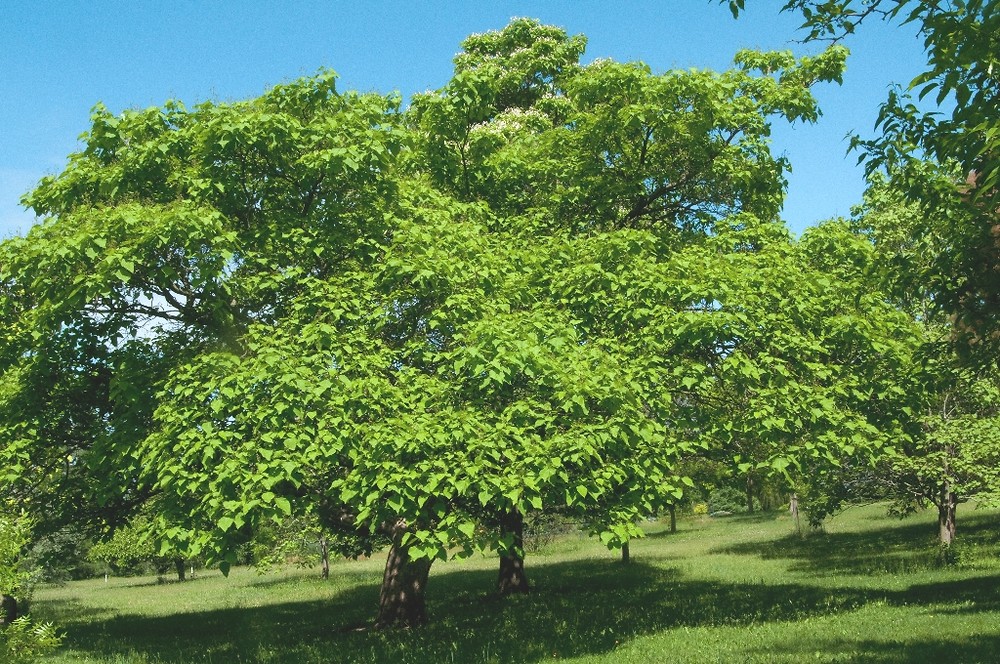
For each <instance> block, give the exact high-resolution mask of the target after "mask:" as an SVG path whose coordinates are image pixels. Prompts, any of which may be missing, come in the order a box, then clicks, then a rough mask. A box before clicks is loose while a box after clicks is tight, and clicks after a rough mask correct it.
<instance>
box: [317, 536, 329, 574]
mask: <svg viewBox="0 0 1000 664" xmlns="http://www.w3.org/2000/svg"><path fill="white" fill-rule="evenodd" d="M319 558H320V565H321V566H322V567H321V569H322V572H321V574H322V577H323V580H324V581H325V580H327V579H329V578H330V544H329V543H328V542H327V541H326V537H320V538H319Z"/></svg>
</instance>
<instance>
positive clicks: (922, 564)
mask: <svg viewBox="0 0 1000 664" xmlns="http://www.w3.org/2000/svg"><path fill="white" fill-rule="evenodd" d="M959 525H960V529H959V537H958V539H957V540H956V545H955V546H956V551H957V552H958V554H959V556H961V555H962V551H963V550H964V551H971V550H973V549H976V550H977V555H979V556H983V555H986V556H993V557H995V556H996V555H998V554H1000V532H998V530H1000V529H998V527H997V523H996V517H995V515H984V514H971V515H969V516H967V517H965V518H964V519H963V520H962V521H960V524H959ZM711 553H725V554H737V555H755V556H759V557H760V558H763V559H765V560H775V559H786V560H790V561H792V562H791V564H790V565H789V570H791V571H795V572H805V573H812V574H815V575H819V576H826V575H829V574H865V575H872V574H875V575H880V574H897V573H907V572H918V571H925V570H927V569H931V568H934V567H936V566H938V562H939V557H940V549H939V547H938V545H937V532H936V531H935V530H934V526H933V524H929V523H926V522H921V523H912V522H910V523H906V522H901V523H900V524H899V525H896V526H893V527H888V528H882V529H880V530H877V531H866V532H848V533H823V532H819V533H808V534H806V535H804V536H800V535H797V534H794V533H790V534H789V535H787V536H785V537H782V538H780V539H777V540H768V541H759V542H741V543H739V544H731V545H726V546H721V547H716V548H714V549H712V550H711Z"/></svg>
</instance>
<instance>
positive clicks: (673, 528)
mask: <svg viewBox="0 0 1000 664" xmlns="http://www.w3.org/2000/svg"><path fill="white" fill-rule="evenodd" d="M669 509H670V532H672V533H676V532H677V505H674V504H673V503H670V507H669Z"/></svg>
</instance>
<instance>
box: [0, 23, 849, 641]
mask: <svg viewBox="0 0 1000 664" xmlns="http://www.w3.org/2000/svg"><path fill="white" fill-rule="evenodd" d="M583 46H584V40H583V38H582V37H571V36H569V35H567V34H566V33H565V32H564V31H562V30H559V29H557V28H552V27H548V26H542V25H539V24H538V23H537V22H534V21H530V20H526V19H517V20H515V21H513V22H512V23H511V24H510V25H509V26H508V27H507V28H505V29H504V30H502V31H498V32H490V33H486V34H483V35H477V36H473V37H470V38H469V39H468V40H466V41H465V42H464V43H463V50H462V53H460V54H459V56H457V57H456V60H455V75H454V77H453V78H452V79H451V80H450V81H449V82H448V83H447V84H446V85H445V86H444V87H443V88H442V89H441V90H439V91H437V92H434V93H430V94H427V95H421V96H418V97H417V98H415V99H414V100H413V103H412V105H411V106H410V107H409V108H408V109H407V110H406V111H402V110H400V100H399V99H398V98H396V97H393V96H388V97H386V96H380V95H375V94H368V95H358V94H354V93H340V92H338V91H337V90H336V88H335V85H334V80H335V79H334V76H333V74H332V73H330V72H322V73H320V74H319V75H317V76H315V77H311V78H306V79H302V80H299V81H295V82H293V83H290V84H287V85H282V86H279V87H277V88H274V89H273V90H271V91H269V92H267V93H266V94H264V95H263V96H261V97H260V98H257V99H253V100H249V101H245V102H236V103H218V104H214V103H206V104H202V105H199V106H196V107H194V108H192V109H187V108H185V107H184V106H182V105H180V104H178V103H169V104H167V105H165V106H164V107H162V108H153V109H149V110H145V111H128V112H125V113H123V114H122V115H119V116H114V115H112V114H110V113H108V112H107V111H106V110H104V109H102V108H100V107H99V108H98V109H96V110H95V112H94V116H93V126H92V128H91V130H90V132H88V134H86V135H85V137H84V149H83V150H82V151H81V152H79V153H77V154H74V155H73V156H71V158H70V163H69V165H68V166H67V168H66V170H65V171H64V172H63V173H62V174H60V175H59V176H56V177H53V178H48V179H46V180H45V181H43V182H42V183H41V184H40V186H39V187H38V188H37V189H36V190H35V192H33V193H32V194H31V195H29V197H28V198H27V199H26V200H27V202H28V203H29V204H30V205H31V206H33V207H34V209H35V210H36V211H37V212H38V213H39V214H40V215H42V216H43V217H45V219H44V220H43V221H42V222H41V223H40V224H39V225H38V226H36V227H35V228H33V229H31V231H30V232H29V234H28V235H27V236H26V237H25V238H19V239H15V240H12V241H10V242H8V243H5V244H4V245H3V247H2V250H0V251H2V254H0V269H2V283H3V286H4V289H5V290H4V297H5V299H4V300H3V303H2V304H3V307H2V309H0V313H2V315H3V316H4V317H5V318H6V319H7V320H9V321H11V322H12V325H11V327H10V328H5V329H7V330H9V332H7V334H8V335H9V337H8V339H7V340H6V342H5V345H4V349H3V362H4V364H3V367H2V370H3V373H2V376H3V392H2V394H0V397H2V399H0V408H2V409H3V413H2V414H3V417H2V418H0V422H2V426H3V427H5V431H4V432H3V433H4V434H5V436H4V438H3V440H4V443H3V444H2V446H0V453H2V454H3V457H4V463H5V467H9V468H14V470H13V471H12V472H10V473H8V474H7V476H6V477H5V479H4V481H5V486H9V487H11V488H12V490H16V491H18V492H20V493H19V495H21V496H22V497H23V498H24V501H25V504H26V505H28V506H30V507H31V508H33V509H37V510H38V511H39V513H44V510H43V508H42V506H43V505H45V504H46V502H47V501H51V500H54V499H55V497H57V496H61V497H62V498H61V499H62V500H64V501H65V500H76V501H79V502H81V503H90V502H93V503H95V504H101V505H119V504H120V506H121V511H122V512H128V511H129V509H130V506H132V505H134V504H137V503H140V502H142V501H145V500H148V499H149V498H151V497H155V501H156V506H157V512H158V514H159V526H158V528H157V529H156V531H157V533H158V536H159V537H160V539H161V540H162V542H163V546H164V548H165V550H171V551H174V552H177V553H178V554H179V555H195V554H204V555H206V556H208V557H209V558H210V559H212V560H214V561H216V562H219V563H220V564H221V565H223V567H225V566H227V565H228V564H231V563H232V562H233V561H234V560H235V547H236V546H237V545H238V544H240V543H242V542H244V541H245V540H246V539H247V537H248V533H252V532H253V530H254V529H255V528H257V527H258V526H259V525H260V524H262V523H264V522H265V521H267V520H279V521H280V520H282V519H286V518H288V517H289V516H296V517H298V516H302V517H304V518H308V519H319V521H320V522H321V523H322V524H323V526H324V528H327V529H341V530H343V531H345V532H349V533H352V534H354V535H362V536H368V537H371V536H374V535H379V536H383V537H386V538H388V540H389V541H390V542H391V546H390V551H389V556H388V560H387V565H386V573H385V577H384V581H383V587H382V597H381V605H380V609H379V617H378V619H377V624H378V625H380V626H389V625H417V624H420V623H422V622H424V621H425V620H426V619H427V616H426V609H425V608H424V592H425V588H426V584H427V579H428V573H429V569H430V566H431V561H433V560H434V559H438V558H441V559H444V558H447V557H449V556H453V555H463V554H465V553H468V552H471V551H473V550H476V549H479V548H488V547H492V548H496V549H498V550H499V552H500V554H501V561H502V563H501V577H500V588H501V590H505V589H506V590H510V589H518V588H524V587H526V585H525V584H526V579H524V578H523V565H521V564H520V562H519V561H520V559H521V558H522V557H523V551H521V546H520V543H519V541H518V540H519V536H518V531H519V523H520V522H521V518H522V517H523V515H524V514H525V513H527V512H528V511H529V510H551V511H557V512H561V513H564V514H569V515H571V516H576V517H579V518H583V519H585V520H586V521H587V523H588V526H589V527H590V528H591V529H592V531H593V532H594V533H595V534H597V535H599V536H600V537H601V539H602V540H603V541H605V542H607V543H608V544H609V545H611V546H615V545H621V544H624V543H625V542H627V541H628V539H629V538H630V537H634V536H637V535H639V534H640V531H639V530H638V529H637V528H636V526H635V522H636V520H637V519H638V518H640V517H641V516H644V515H648V514H651V513H653V512H655V511H656V510H657V509H658V508H660V507H662V506H663V505H665V504H667V503H669V502H672V501H675V500H676V499H677V498H678V496H679V495H680V493H681V491H682V489H683V486H684V484H685V479H684V478H683V477H680V476H679V473H678V472H677V471H676V466H677V462H678V460H679V459H681V458H682V457H683V456H685V455H687V454H689V453H691V451H692V450H693V449H695V448H697V447H700V446H701V447H703V446H705V445H706V444H708V443H706V440H705V439H704V438H705V437H704V435H703V434H704V431H703V430H702V428H700V427H702V426H703V423H704V422H705V418H704V413H703V412H701V411H700V410H698V409H697V408H695V406H696V405H697V403H698V402H697V401H696V400H693V399H690V398H688V397H685V396H683V392H684V390H685V389H687V388H691V387H692V385H693V384H692V383H689V382H688V383H686V382H685V381H688V380H690V379H691V378H692V377H695V381H696V383H697V384H701V381H703V380H705V370H704V368H705V366H706V360H705V357H704V352H705V351H706V350H708V351H710V352H711V353H712V354H713V357H715V358H716V359H717V360H718V361H721V362H725V363H729V364H732V365H734V366H736V365H737V364H738V360H737V359H736V358H737V355H738V353H736V352H727V351H726V350H725V349H726V348H730V350H731V351H738V350H739V349H740V348H742V346H741V344H740V343H739V341H740V340H738V339H737V338H736V337H734V336H733V335H732V334H731V333H730V332H727V331H726V330H728V329H729V328H727V327H726V322H725V321H726V320H728V319H727V318H726V316H730V315H734V316H737V318H739V317H741V316H742V318H740V320H743V321H744V322H745V324H746V325H751V327H752V316H753V315H754V314H753V313H747V312H743V313H739V308H740V307H741V306H746V305H741V304H738V302H739V301H740V300H741V299H746V300H747V301H749V299H748V298H750V297H751V296H752V286H751V284H753V283H754V282H753V280H750V281H747V282H746V284H744V285H743V286H737V285H735V284H737V283H739V282H740V281H741V280H746V279H747V278H748V275H751V274H752V273H753V271H754V270H755V269H756V267H755V264H754V260H756V259H755V258H741V256H745V255H751V256H753V255H755V254H754V252H756V250H757V249H758V247H757V245H756V244H755V242H756V240H754V239H753V238H747V237H744V236H741V235H739V233H740V232H741V230H742V229H745V228H758V227H760V228H772V227H773V226H774V220H775V218H776V216H777V213H778V210H779V209H780V204H781V198H782V193H783V189H784V180H783V176H782V174H783V172H784V170H785V169H786V168H787V164H786V163H785V162H784V161H783V160H782V159H780V158H775V157H774V156H772V155H771V154H770V151H769V150H768V145H767V138H768V135H769V132H770V122H771V121H772V119H775V118H778V119H785V120H797V119H805V120H812V119H815V118H816V115H817V109H816V106H815V100H814V99H813V97H812V95H811V93H810V86H811V85H812V84H814V83H816V82H819V81H831V80H839V77H840V74H841V71H842V68H843V61H844V51H843V50H842V49H838V48H834V49H832V50H830V51H828V52H826V53H824V54H822V55H820V56H817V57H813V58H805V59H801V60H796V59H795V58H793V57H792V56H791V55H789V54H786V53H770V54H761V53H753V52H741V53H740V54H738V56H737V60H736V64H737V67H736V68H735V69H733V70H731V71H728V72H724V73H714V72H708V71H672V72H667V73H664V74H655V73H653V72H652V71H650V69H649V68H648V67H646V66H645V65H642V64H640V63H631V64H619V63H613V62H608V61H597V62H594V63H591V64H589V65H583V64H581V63H580V61H579V58H580V55H581V53H582V51H583ZM785 243H786V244H787V240H785ZM775 246H776V247H779V248H778V249H776V250H775V251H777V252H778V254H780V253H781V252H782V251H784V249H781V248H780V246H782V245H781V243H780V242H779V243H777V244H776V245H775ZM778 254H776V255H778ZM761 260H764V259H761ZM729 261H732V262H734V264H735V265H736V267H732V266H730V267H727V264H728V263H727V262H729ZM743 261H749V262H743ZM717 269H718V270H723V271H724V272H725V271H728V272H726V274H727V275H728V276H725V277H711V278H709V277H705V275H706V274H707V272H706V271H709V272H710V271H712V270H717ZM780 269H782V268H780V267H779V268H775V271H777V270H780ZM689 274H690V277H691V278H689ZM695 276H699V278H702V277H704V278H703V279H702V280H701V281H694V282H692V280H691V279H692V278H694V277H695ZM713 280H714V281H713ZM713 283H724V284H726V288H729V289H730V290H732V291H733V293H729V292H726V293H723V290H721V289H720V288H715V287H714V286H711V284H713ZM782 283H783V282H775V283H774V284H772V285H773V286H775V287H779V288H780V287H783V286H782ZM706 284H708V286H706ZM740 289H742V290H740ZM736 291H739V293H738V294H737V293H736ZM804 296H811V293H804ZM730 299H731V300H732V303H730ZM717 301H718V302H722V303H723V308H722V310H721V311H716V307H715V305H714V303H715V302H717ZM779 306H780V305H779ZM731 308H732V309H731ZM752 311H756V309H753V310H752ZM706 312H707V313H709V314H710V315H709V316H708V317H707V318H705V319H704V320H706V321H712V322H711V323H710V325H712V326H716V325H718V326H721V327H717V328H715V329H713V331H712V335H714V336H709V337H706V338H704V339H702V343H701V345H700V346H699V345H698V344H695V345H694V346H686V345H684V344H685V343H686V341H687V340H689V338H690V330H691V329H692V326H694V327H697V326H699V325H701V324H702V323H701V321H702V320H703V319H702V314H704V313H706ZM731 312H732V313H731ZM789 324H791V323H789ZM749 329H750V328H748V330H749ZM754 334H758V332H757V331H754ZM761 334H762V333H761ZM679 339H680V340H681V342H683V343H681V342H679V341H678V340H679ZM727 344H728V346H727ZM755 352H758V351H755ZM50 367H54V368H55V369H57V370H58V372H57V373H49V374H44V373H43V372H44V371H49V370H50ZM716 378H717V377H716ZM713 380H714V379H713ZM717 382H718V384H722V382H719V381H717ZM43 386H44V388H45V389H40V388H41V387H43ZM705 389H706V390H707V389H709V386H708V385H707V384H706V387H705ZM677 395H681V398H677ZM793 396H794V395H791V394H787V395H785V397H787V398H791V397H793ZM77 410H80V411H81V412H79V413H77V412H76V411H77ZM741 417H751V418H752V417H754V415H752V414H751V415H746V414H744V415H742V416H741ZM828 424H829V423H827V422H826V421H825V420H822V419H821V420H819V421H818V423H817V424H816V428H817V429H818V428H820V427H825V426H827V425H828ZM746 426H750V424H749V420H747V425H746ZM813 438H814V439H816V440H828V439H830V438H831V434H823V433H821V432H814V436H813ZM721 444H726V441H722V442H721ZM789 454H791V452H789ZM768 463H771V462H770V460H769V461H768ZM15 464H16V465H15ZM133 509H134V508H133ZM98 516H101V517H102V518H103V516H104V515H98ZM344 541H350V540H348V539H347V538H345V539H344ZM505 579H506V581H512V582H513V583H512V584H511V583H506V584H505Z"/></svg>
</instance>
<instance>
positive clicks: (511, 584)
mask: <svg viewBox="0 0 1000 664" xmlns="http://www.w3.org/2000/svg"><path fill="white" fill-rule="evenodd" d="M500 532H501V534H503V535H510V536H512V537H513V544H512V545H511V546H510V547H509V548H508V549H507V550H506V551H501V552H500V574H499V575H498V576H497V592H499V593H500V594H501V595H514V594H522V595H523V594H525V593H527V592H528V590H529V586H528V576H527V575H526V574H525V572H524V515H523V514H521V513H520V512H519V511H517V510H516V509H513V510H511V511H509V512H506V513H504V514H501V515H500Z"/></svg>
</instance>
